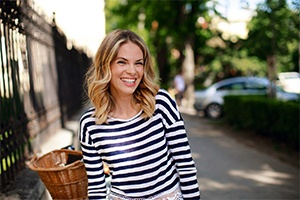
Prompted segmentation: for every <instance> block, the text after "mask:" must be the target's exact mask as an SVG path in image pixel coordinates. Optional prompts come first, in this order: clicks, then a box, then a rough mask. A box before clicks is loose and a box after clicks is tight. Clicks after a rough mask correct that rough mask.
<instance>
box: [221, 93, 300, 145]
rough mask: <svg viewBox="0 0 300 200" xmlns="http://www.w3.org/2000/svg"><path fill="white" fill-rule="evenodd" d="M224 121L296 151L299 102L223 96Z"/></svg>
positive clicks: (299, 116) (298, 129)
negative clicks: (270, 138) (281, 143)
mask: <svg viewBox="0 0 300 200" xmlns="http://www.w3.org/2000/svg"><path fill="white" fill-rule="evenodd" d="M224 114H225V120H226V121H227V122H228V123H229V124H231V125H233V126H235V127H237V128H239V129H248V130H249V129H250V130H254V131H255V132H256V133H258V134H261V135H264V136H268V137H272V138H273V139H275V140H277V141H280V142H283V143H285V144H286V145H289V146H291V147H292V148H296V149H299V132H300V119H299V118H300V102H299V101H298V102H284V101H280V100H276V99H271V98H268V97H267V96H234V95H231V96H225V97H224Z"/></svg>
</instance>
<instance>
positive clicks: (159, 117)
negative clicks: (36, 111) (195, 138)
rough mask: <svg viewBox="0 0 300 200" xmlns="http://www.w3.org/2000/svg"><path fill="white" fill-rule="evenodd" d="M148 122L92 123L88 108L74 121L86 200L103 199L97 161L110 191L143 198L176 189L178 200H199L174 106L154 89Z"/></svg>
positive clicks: (138, 119)
mask: <svg viewBox="0 0 300 200" xmlns="http://www.w3.org/2000/svg"><path fill="white" fill-rule="evenodd" d="M155 98H156V109H155V112H154V114H153V117H151V118H149V119H146V120H145V119H142V118H141V113H142V112H140V113H138V114H137V115H136V116H135V117H133V118H131V119H126V120H124V119H115V118H108V124H101V125H96V124H95V118H94V117H91V115H92V113H93V112H94V111H95V109H94V108H91V109H89V110H88V111H87V112H85V113H84V114H83V116H82V117H81V119H80V133H79V140H80V143H81V148H82V152H83V157H84V164H85V167H86V171H87V175H88V196H89V199H105V198H106V184H105V175H104V172H103V165H102V161H104V162H106V163H107V164H108V166H109V169H110V172H111V177H112V181H111V191H112V192H114V193H117V194H120V195H122V196H125V197H128V199H130V198H133V199H134V198H139V199H143V198H144V199H147V198H150V197H153V196H156V195H159V194H162V193H164V194H165V193H168V192H172V191H174V190H175V189H176V188H178V187H180V189H181V192H182V194H183V197H184V199H193V200H198V199H200V191H199V187H198V182H197V176H196V167H195V164H194V161H193V159H192V156H191V152H190V147H189V143H188V139H187V135H186V130H185V127H184V122H183V119H182V117H181V115H180V113H179V111H178V109H177V106H176V103H175V101H174V100H173V99H172V98H171V97H170V95H169V94H168V93H167V92H166V91H165V90H162V89H160V90H159V92H158V94H157V95H156V97H155Z"/></svg>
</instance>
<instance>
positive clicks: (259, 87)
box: [245, 82, 267, 90]
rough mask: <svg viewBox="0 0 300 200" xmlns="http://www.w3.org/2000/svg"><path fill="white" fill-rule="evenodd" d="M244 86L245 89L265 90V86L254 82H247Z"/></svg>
mask: <svg viewBox="0 0 300 200" xmlns="http://www.w3.org/2000/svg"><path fill="white" fill-rule="evenodd" d="M245 88H246V89H247V90H266V89H267V86H266V85H263V84H260V83H256V82H247V83H245Z"/></svg>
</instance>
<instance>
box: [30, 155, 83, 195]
mask: <svg viewBox="0 0 300 200" xmlns="http://www.w3.org/2000/svg"><path fill="white" fill-rule="evenodd" d="M81 159H82V153H81V151H74V150H67V149H61V150H54V151H51V152H49V153H47V154H45V155H43V156H41V157H39V158H37V157H35V158H33V159H32V160H31V161H30V164H29V167H30V169H32V170H34V171H37V173H38V174H39V176H40V178H41V180H42V181H43V183H44V184H45V186H46V188H47V189H48V191H49V193H50V194H51V197H52V198H53V199H77V200H79V199H87V186H88V182H87V175H86V170H85V167H84V164H83V162H82V161H81Z"/></svg>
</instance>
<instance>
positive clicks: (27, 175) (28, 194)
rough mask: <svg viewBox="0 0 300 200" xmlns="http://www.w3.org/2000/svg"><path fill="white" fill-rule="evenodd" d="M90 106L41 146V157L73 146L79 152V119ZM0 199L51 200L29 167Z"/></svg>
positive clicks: (0, 195)
mask: <svg viewBox="0 0 300 200" xmlns="http://www.w3.org/2000/svg"><path fill="white" fill-rule="evenodd" d="M89 107H90V105H86V106H83V108H82V109H80V110H79V111H78V112H77V113H76V114H75V115H74V116H73V117H72V118H71V119H70V120H69V121H67V122H65V127H64V128H61V129H59V130H57V131H56V132H55V133H54V134H53V135H52V136H51V137H50V138H49V139H48V140H47V141H46V142H45V143H43V144H42V145H41V154H40V155H38V156H41V155H44V154H46V153H48V152H50V151H53V150H56V149H61V148H63V147H66V146H69V145H73V146H74V147H75V150H79V148H80V144H79V141H78V139H77V132H78V128H79V119H80V117H81V115H82V114H83V112H84V111H86V110H87V109H88V108H89ZM0 199H5V200H51V199H52V198H51V196H50V195H49V193H48V192H47V190H46V187H45V186H44V184H43V182H42V181H41V180H40V178H39V176H38V174H37V172H35V171H33V170H31V169H30V168H29V167H28V168H26V169H25V170H23V171H22V172H21V173H20V174H19V175H18V177H17V178H16V180H15V181H14V183H13V184H12V185H11V186H9V188H8V191H7V192H6V193H5V194H0Z"/></svg>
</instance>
